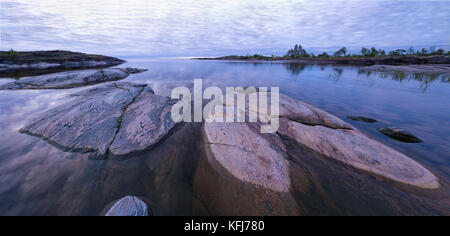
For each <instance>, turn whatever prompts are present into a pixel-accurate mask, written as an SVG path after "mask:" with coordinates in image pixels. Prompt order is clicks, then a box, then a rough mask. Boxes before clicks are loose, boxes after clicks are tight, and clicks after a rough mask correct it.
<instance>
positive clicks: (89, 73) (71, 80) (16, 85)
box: [0, 68, 145, 90]
mask: <svg viewBox="0 0 450 236" xmlns="http://www.w3.org/2000/svg"><path fill="white" fill-rule="evenodd" d="M143 71H145V70H142V69H134V68H108V69H101V70H80V71H68V72H60V73H55V74H48V75H40V76H34V77H25V78H22V79H19V80H17V81H14V82H10V83H7V84H4V85H2V86H0V90H1V89H5V90H16V89H66V88H74V87H81V86H86V85H92V84H98V83H103V82H108V81H117V80H122V79H125V78H126V77H128V76H129V75H130V74H134V73H140V72H143Z"/></svg>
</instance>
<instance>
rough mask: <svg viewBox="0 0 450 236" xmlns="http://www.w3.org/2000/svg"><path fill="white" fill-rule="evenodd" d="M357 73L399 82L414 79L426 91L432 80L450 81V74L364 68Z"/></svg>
mask: <svg viewBox="0 0 450 236" xmlns="http://www.w3.org/2000/svg"><path fill="white" fill-rule="evenodd" d="M358 74H359V75H362V74H365V75H367V76H370V75H372V74H375V75H377V76H378V77H380V78H382V79H391V80H394V81H398V82H400V83H401V82H405V81H416V82H418V83H419V86H420V88H422V89H423V91H424V92H425V91H427V90H428V89H429V88H430V86H431V84H432V83H434V82H450V74H431V73H423V72H405V71H392V72H377V71H369V70H365V69H360V70H358Z"/></svg>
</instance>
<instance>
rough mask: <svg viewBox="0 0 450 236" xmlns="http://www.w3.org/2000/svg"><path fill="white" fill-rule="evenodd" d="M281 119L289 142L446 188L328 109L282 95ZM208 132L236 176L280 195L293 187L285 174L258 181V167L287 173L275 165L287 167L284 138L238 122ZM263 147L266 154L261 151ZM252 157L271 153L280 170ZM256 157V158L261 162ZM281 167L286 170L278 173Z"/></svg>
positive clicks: (397, 178)
mask: <svg viewBox="0 0 450 236" xmlns="http://www.w3.org/2000/svg"><path fill="white" fill-rule="evenodd" d="M253 110H254V108H252V107H251V106H250V107H249V109H248V111H247V113H248V112H253ZM225 115H226V114H225ZM280 117H281V119H280V128H279V130H278V134H279V135H281V136H282V137H283V139H288V140H293V141H295V142H297V143H298V144H299V145H301V146H306V147H307V148H309V149H311V150H313V151H315V152H317V153H320V154H322V155H325V156H328V157H330V158H333V159H336V160H338V161H340V162H343V163H345V164H347V165H350V166H353V167H355V168H357V169H361V170H364V171H367V172H369V173H372V174H376V175H379V176H383V177H385V178H387V179H391V180H395V181H397V182H401V183H405V184H409V185H413V186H416V187H421V188H438V187H439V186H440V185H439V183H438V179H437V178H436V177H435V176H434V175H433V174H432V173H431V172H430V171H428V170H427V169H425V168H424V167H423V166H421V165H420V164H419V163H417V162H415V161H414V160H412V159H411V158H409V157H407V156H406V155H404V154H402V153H400V152H398V151H396V150H394V149H392V148H390V147H388V146H386V145H383V144H381V143H379V142H377V141H375V140H373V139H371V138H369V137H368V136H366V135H364V134H363V133H361V132H360V131H359V130H357V129H356V128H354V127H352V126H351V125H349V124H347V123H346V122H344V121H342V120H341V119H339V118H337V117H335V116H333V115H331V114H329V113H327V112H325V111H322V110H320V109H318V108H315V107H313V106H311V105H308V104H306V103H302V102H300V101H297V100H295V99H292V98H289V97H287V96H285V95H280ZM204 132H205V135H206V140H207V141H208V145H209V146H210V147H211V153H212V155H213V156H214V159H216V160H217V161H218V162H219V163H220V164H221V165H222V166H223V167H224V168H225V169H227V170H228V171H229V172H230V173H232V174H233V176H235V177H236V178H238V179H241V180H242V181H247V182H251V183H254V184H258V185H260V186H263V187H265V188H270V189H272V190H276V191H285V190H286V189H288V187H287V186H289V185H287V182H283V180H284V181H286V179H283V178H280V176H284V175H282V174H280V175H273V174H271V175H270V176H271V177H270V178H275V179H276V182H277V184H276V185H275V184H272V183H271V182H270V181H266V180H264V179H263V178H262V179H261V178H260V177H258V176H259V175H258V171H257V170H258V169H260V171H261V172H264V173H282V171H281V170H283V168H281V167H280V164H274V163H275V162H279V163H283V162H282V161H281V160H282V159H283V158H281V157H282V156H285V154H283V152H284V151H283V149H284V148H282V147H283V145H274V144H277V143H279V141H274V140H280V139H279V138H275V137H273V135H270V137H271V138H270V140H271V141H270V142H269V143H265V142H264V140H265V139H263V138H262V137H266V136H262V135H261V134H260V133H258V132H253V133H251V132H250V131H249V129H248V128H247V126H246V125H244V124H234V123H233V124H230V123H211V124H208V123H207V124H205V131H204ZM216 145H218V147H216ZM274 146H275V147H278V148H275V149H273V148H272V149H267V150H266V148H271V147H274ZM258 149H264V150H263V151H259V150H258ZM273 150H276V151H273ZM275 153H277V155H276V154H275ZM251 155H256V157H259V158H260V156H262V157H267V155H269V157H270V159H269V160H267V161H265V162H267V163H268V164H270V165H271V168H276V169H271V170H265V169H262V166H260V165H258V164H257V162H255V161H249V160H252V159H251V158H249V157H246V156H251ZM241 157H244V158H241ZM252 157H253V156H252ZM256 157H254V158H253V160H259V159H258V158H256ZM240 161H242V162H240ZM245 165H248V166H245ZM278 167H280V168H279V169H278ZM247 168H252V169H250V170H252V171H253V172H249V171H248V169H247ZM253 168H256V169H253ZM280 186H285V187H284V188H283V187H280Z"/></svg>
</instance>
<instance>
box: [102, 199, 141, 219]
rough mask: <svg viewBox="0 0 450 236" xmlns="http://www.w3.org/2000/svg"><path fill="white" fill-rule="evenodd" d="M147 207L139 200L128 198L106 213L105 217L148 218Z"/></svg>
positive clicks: (118, 202) (115, 204) (116, 203)
mask: <svg viewBox="0 0 450 236" xmlns="http://www.w3.org/2000/svg"><path fill="white" fill-rule="evenodd" d="M148 215H149V210H148V208H147V205H146V204H145V203H144V202H143V201H141V200H140V199H139V198H137V197H134V196H126V197H124V198H122V199H120V200H118V201H117V202H115V203H114V205H113V206H112V207H111V208H110V209H109V210H108V212H106V214H105V216H148Z"/></svg>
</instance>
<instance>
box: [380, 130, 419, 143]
mask: <svg viewBox="0 0 450 236" xmlns="http://www.w3.org/2000/svg"><path fill="white" fill-rule="evenodd" d="M377 130H378V131H379V132H380V133H382V134H384V135H386V136H388V137H390V138H393V139H395V140H398V141H400V142H405V143H421V142H423V141H422V140H421V139H419V138H418V137H416V136H414V135H412V134H410V133H408V132H406V131H404V130H402V129H399V128H393V127H386V128H378V129H377Z"/></svg>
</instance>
